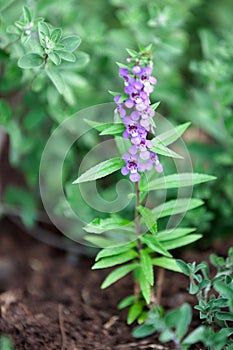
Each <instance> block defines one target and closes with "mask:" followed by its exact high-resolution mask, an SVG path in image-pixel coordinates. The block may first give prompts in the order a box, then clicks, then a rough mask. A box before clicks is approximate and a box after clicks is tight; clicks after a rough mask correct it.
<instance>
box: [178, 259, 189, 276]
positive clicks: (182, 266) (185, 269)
mask: <svg viewBox="0 0 233 350" xmlns="http://www.w3.org/2000/svg"><path fill="white" fill-rule="evenodd" d="M176 263H177V265H178V266H179V268H180V270H181V271H182V272H183V273H184V274H185V275H186V276H189V275H190V270H189V267H188V266H187V264H186V263H185V262H184V261H183V260H180V259H179V260H176Z"/></svg>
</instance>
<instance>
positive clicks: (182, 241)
mask: <svg viewBox="0 0 233 350" xmlns="http://www.w3.org/2000/svg"><path fill="white" fill-rule="evenodd" d="M200 238H202V235H200V234H191V235H188V236H185V237H180V238H176V239H172V240H169V241H166V242H163V247H164V248H165V249H167V250H171V249H176V248H179V247H183V246H185V245H188V244H190V243H193V242H196V241H197V240H198V239H200Z"/></svg>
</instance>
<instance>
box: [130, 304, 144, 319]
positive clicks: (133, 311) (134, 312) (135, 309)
mask: <svg viewBox="0 0 233 350" xmlns="http://www.w3.org/2000/svg"><path fill="white" fill-rule="evenodd" d="M142 311H143V304H142V303H141V302H137V303H135V304H133V305H132V306H131V307H130V309H129V312H128V317H127V324H128V325H130V324H132V323H133V322H134V321H135V320H136V319H137V318H138V317H139V316H140V315H141V313H142Z"/></svg>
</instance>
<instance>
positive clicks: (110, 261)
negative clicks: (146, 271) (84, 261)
mask: <svg viewBox="0 0 233 350" xmlns="http://www.w3.org/2000/svg"><path fill="white" fill-rule="evenodd" d="M137 256H138V254H137V253H136V252H135V250H129V251H127V252H125V253H122V254H119V255H114V256H110V257H106V258H103V259H101V260H99V261H97V262H96V263H95V264H94V265H93V266H92V269H93V270H95V269H104V268H106V267H111V266H115V265H119V264H123V263H125V262H127V261H129V260H132V259H135V258H136V257H137Z"/></svg>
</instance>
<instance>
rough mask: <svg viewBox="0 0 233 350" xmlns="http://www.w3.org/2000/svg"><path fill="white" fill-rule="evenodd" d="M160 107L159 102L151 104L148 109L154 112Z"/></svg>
mask: <svg viewBox="0 0 233 350" xmlns="http://www.w3.org/2000/svg"><path fill="white" fill-rule="evenodd" d="M159 105H160V102H156V103H153V104H152V105H151V106H150V107H151V108H152V109H153V110H154V111H155V110H156V109H157V108H158V107H159Z"/></svg>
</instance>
